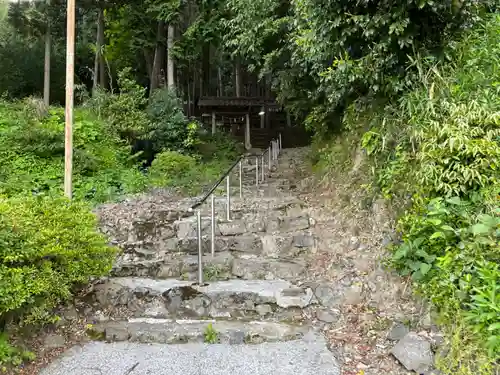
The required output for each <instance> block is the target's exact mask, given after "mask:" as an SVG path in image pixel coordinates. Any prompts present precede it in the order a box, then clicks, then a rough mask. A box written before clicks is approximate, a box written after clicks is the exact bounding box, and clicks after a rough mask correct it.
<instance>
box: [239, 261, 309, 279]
mask: <svg viewBox="0 0 500 375" xmlns="http://www.w3.org/2000/svg"><path fill="white" fill-rule="evenodd" d="M304 271H305V266H304V265H301V264H296V263H292V262H280V261H275V260H267V259H262V258H256V257H250V256H249V257H240V258H236V259H235V260H234V261H233V266H232V274H233V275H235V276H237V277H240V278H243V279H247V280H250V279H264V278H266V279H284V280H295V279H297V278H298V277H299V276H300V275H301V274H302V273H303V272H304Z"/></svg>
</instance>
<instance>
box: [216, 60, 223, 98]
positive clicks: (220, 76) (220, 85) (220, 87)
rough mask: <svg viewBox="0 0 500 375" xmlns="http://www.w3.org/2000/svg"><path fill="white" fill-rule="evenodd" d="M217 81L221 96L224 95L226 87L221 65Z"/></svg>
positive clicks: (218, 69)
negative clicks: (223, 81)
mask: <svg viewBox="0 0 500 375" xmlns="http://www.w3.org/2000/svg"><path fill="white" fill-rule="evenodd" d="M217 83H218V86H219V96H224V88H223V86H222V72H221V68H220V66H219V67H218V68H217Z"/></svg>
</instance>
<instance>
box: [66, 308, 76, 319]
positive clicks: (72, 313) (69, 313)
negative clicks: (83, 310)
mask: <svg viewBox="0 0 500 375" xmlns="http://www.w3.org/2000/svg"><path fill="white" fill-rule="evenodd" d="M63 317H64V319H66V320H77V319H78V311H76V309H75V307H74V306H69V307H68V308H67V309H66V311H64V314H63Z"/></svg>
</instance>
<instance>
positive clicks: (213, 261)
mask: <svg viewBox="0 0 500 375" xmlns="http://www.w3.org/2000/svg"><path fill="white" fill-rule="evenodd" d="M305 270H306V266H305V262H300V261H283V260H276V259H265V258H260V257H257V256H252V255H245V254H239V256H237V257H235V256H233V255H232V254H231V253H230V252H221V253H216V254H215V256H214V257H212V256H211V255H205V256H203V275H204V280H205V281H215V280H227V279H233V278H241V279H246V280H252V279H267V280H273V279H283V280H290V281H291V280H298V279H300V278H301V276H303V275H304V274H305ZM111 275H112V276H117V277H132V276H133V277H153V278H156V279H166V278H180V279H182V280H192V281H196V280H197V277H198V276H197V275H198V257H197V256H196V255H182V254H174V255H170V256H169V255H166V256H164V257H162V258H158V259H151V260H137V259H130V258H128V259H127V258H125V259H123V258H122V259H119V260H118V262H116V264H115V265H114V267H113V270H112V271H111Z"/></svg>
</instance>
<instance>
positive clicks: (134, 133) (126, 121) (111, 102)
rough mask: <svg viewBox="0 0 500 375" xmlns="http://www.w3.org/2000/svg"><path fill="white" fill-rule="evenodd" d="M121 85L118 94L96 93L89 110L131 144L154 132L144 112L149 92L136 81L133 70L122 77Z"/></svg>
mask: <svg viewBox="0 0 500 375" xmlns="http://www.w3.org/2000/svg"><path fill="white" fill-rule="evenodd" d="M118 85H119V87H120V91H119V92H118V93H107V92H106V91H104V90H102V89H99V90H96V92H95V93H94V95H93V97H92V99H90V100H89V101H88V102H87V103H86V106H87V107H90V108H92V109H93V110H94V111H95V112H96V114H97V116H98V117H99V118H101V119H105V120H106V122H107V123H108V124H109V126H110V127H111V129H110V131H111V132H115V133H117V134H119V135H120V137H121V138H122V139H124V140H126V141H127V142H128V143H129V144H131V143H132V142H133V140H134V139H137V138H141V137H144V136H145V135H146V134H147V133H148V131H149V129H150V122H149V119H148V117H147V115H146V113H145V112H144V108H145V107H146V104H147V98H146V89H145V88H143V87H142V86H140V85H139V84H137V82H136V81H135V80H134V79H133V78H132V76H131V69H130V68H125V69H123V70H121V71H120V72H119V73H118Z"/></svg>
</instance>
